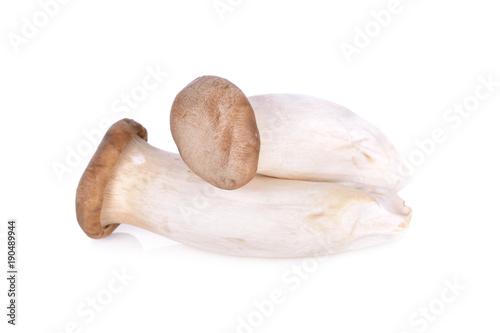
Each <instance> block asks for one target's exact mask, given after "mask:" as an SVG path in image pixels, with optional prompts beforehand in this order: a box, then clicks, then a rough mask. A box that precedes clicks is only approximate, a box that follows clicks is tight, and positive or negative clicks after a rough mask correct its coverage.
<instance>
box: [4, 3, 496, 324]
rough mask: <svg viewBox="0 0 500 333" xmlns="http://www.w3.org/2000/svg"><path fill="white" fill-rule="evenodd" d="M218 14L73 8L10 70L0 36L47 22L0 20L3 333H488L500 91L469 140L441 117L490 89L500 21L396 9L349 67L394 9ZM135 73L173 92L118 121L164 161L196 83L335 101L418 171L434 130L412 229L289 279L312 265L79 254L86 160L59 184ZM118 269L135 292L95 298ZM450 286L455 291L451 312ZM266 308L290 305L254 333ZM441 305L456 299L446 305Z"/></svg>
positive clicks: (492, 13)
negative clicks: (14, 280)
mask: <svg viewBox="0 0 500 333" xmlns="http://www.w3.org/2000/svg"><path fill="white" fill-rule="evenodd" d="M42 1H43V0H42ZM47 1H48V0H45V1H43V2H47ZM223 3H226V0H224V1H223ZM229 3H232V4H233V5H232V7H231V8H232V10H231V11H227V12H225V13H224V15H223V18H224V19H223V20H222V19H221V18H220V16H219V15H218V13H217V11H216V10H215V9H214V7H213V2H212V0H203V1H202V0H199V1H170V2H167V1H154V0H141V1H124V0H120V1H118V0H115V1H95V0H93V1H92V0H90V1H79V0H72V1H69V2H68V3H67V4H64V5H62V4H61V5H60V6H59V9H58V11H57V13H55V15H54V16H53V17H51V18H50V19H49V21H48V23H47V24H46V26H44V27H41V28H39V30H38V32H37V33H36V34H34V36H30V38H27V39H26V40H25V43H23V44H21V45H18V48H17V49H18V50H17V52H16V47H14V46H13V44H12V42H11V39H12V36H13V34H16V35H19V36H22V29H23V26H24V25H25V24H26V23H25V21H24V20H23V17H26V18H27V19H28V20H29V21H31V22H33V15H35V16H36V15H37V13H39V12H40V11H41V7H40V4H39V3H38V2H37V1H34V0H23V1H9V2H7V1H2V3H1V5H0V32H1V37H2V38H1V42H0V60H1V61H0V110H1V113H2V122H1V124H2V125H1V130H0V133H1V141H0V142H1V156H2V160H1V164H0V168H1V170H2V171H1V176H0V177H1V189H0V190H1V194H0V196H1V201H0V209H1V210H0V222H1V229H0V233H1V234H2V239H1V241H2V244H1V252H2V254H1V255H0V258H2V259H1V261H2V263H1V264H0V266H1V267H3V268H2V270H4V267H5V266H6V259H5V258H6V245H5V232H6V224H7V220H8V219H10V218H15V219H17V223H18V253H19V254H18V266H19V271H20V274H19V284H18V291H19V294H18V305H19V308H18V326H16V327H11V326H10V325H7V324H6V321H7V317H6V315H5V313H6V311H7V310H6V309H5V306H4V304H5V305H6V303H7V296H6V293H7V285H6V280H5V279H4V278H2V283H0V287H1V290H0V295H1V297H0V299H1V300H0V304H1V305H2V309H3V310H1V311H0V312H1V315H0V318H2V319H1V324H0V327H2V328H1V331H2V332H6V331H8V332H58V333H59V332H138V331H139V330H140V331H142V332H237V330H238V327H239V325H241V321H240V318H241V320H245V321H246V322H248V318H249V316H250V317H252V316H253V317H252V318H253V323H254V326H255V327H250V329H248V327H247V328H246V329H244V328H240V331H241V332H251V331H253V332H318V333H319V332H321V333H326V332H345V333H350V332H372V333H374V332H384V333H388V332H389V333H390V332H394V333H401V332H408V333H413V332H472V331H478V332H498V330H499V329H500V322H499V321H498V313H499V311H500V305H499V304H500V302H499V298H500V287H499V281H500V272H499V269H498V266H499V254H500V242H499V241H498V239H499V237H500V227H499V222H500V221H499V218H498V212H497V211H498V208H497V207H498V201H499V194H498V188H499V187H500V181H499V176H498V173H499V169H500V162H499V159H498V142H499V140H500V134H499V131H498V124H499V121H500V116H499V107H500V96H499V95H500V87H498V86H497V87H496V88H495V91H494V92H493V93H491V95H490V96H489V97H488V98H487V99H485V100H483V101H480V103H479V105H478V107H477V108H475V110H474V111H473V112H471V113H470V115H469V116H468V117H467V118H466V119H463V121H460V120H456V123H452V122H450V121H446V120H445V119H444V118H443V117H444V115H445V114H446V112H447V110H448V109H449V108H452V107H453V106H454V104H460V103H462V102H463V101H464V99H467V98H468V97H470V96H474V93H475V89H476V87H477V86H479V85H480V80H479V77H481V76H482V77H484V78H487V77H488V76H491V77H492V79H493V80H494V81H496V82H498V81H500V71H499V66H500V65H499V61H500V43H499V42H500V39H499V35H498V31H500V20H499V19H498V18H499V17H498V12H499V11H498V9H499V8H497V7H495V5H496V3H495V2H494V1H491V0H474V1H451V0H448V1H444V0H441V1H429V0H420V1H417V0H414V1H409V0H401V2H400V8H399V12H398V13H397V14H393V15H392V18H391V20H390V23H389V24H386V25H387V26H385V27H382V28H381V29H380V31H378V32H377V31H376V30H373V31H374V32H373V31H372V36H373V37H371V38H370V42H369V44H368V45H366V46H364V47H362V48H359V50H358V53H357V54H354V55H352V57H351V59H350V60H351V61H350V62H348V60H347V58H346V57H345V55H344V54H343V52H342V50H341V45H342V43H343V42H345V43H349V44H353V45H354V39H355V38H356V35H357V32H356V31H357V30H356V29H357V28H359V29H364V28H365V26H366V25H367V24H368V26H369V27H371V28H372V29H376V26H374V25H373V23H370V22H372V21H374V18H373V16H371V14H370V13H371V12H372V11H375V12H379V11H380V10H383V9H386V8H387V7H388V6H389V1H368V0H363V1H316V0H314V1H290V0H287V1H285V0H282V1H264V0H242V1H236V0H233V1H229ZM42 19H43V17H42ZM42 23H43V22H42ZM358 38H359V36H358ZM358 42H359V41H358ZM358 44H359V43H358ZM148 66H149V67H151V68H156V67H158V66H159V68H161V70H162V71H168V73H169V75H168V76H167V77H165V78H164V80H163V82H162V83H161V85H159V86H158V87H157V88H156V89H154V91H151V92H149V93H148V95H147V97H146V98H145V99H144V101H142V102H140V103H139V105H138V106H137V107H135V108H133V109H130V110H128V111H130V112H128V113H127V116H128V117H130V118H133V119H135V120H137V121H139V122H140V123H142V124H143V125H144V126H145V127H146V128H147V129H148V132H149V142H150V143H151V144H152V145H154V146H156V147H159V148H162V149H164V150H169V151H176V147H175V145H174V143H173V140H172V138H171V135H170V131H169V110H170V106H171V103H172V101H173V98H174V96H175V95H176V94H177V92H179V91H180V90H181V89H182V88H183V87H184V86H185V85H186V84H188V83H189V82H191V81H192V80H193V79H194V78H196V77H198V76H200V75H204V74H212V75H218V76H222V77H225V78H228V79H229V80H231V81H232V82H234V83H235V84H237V85H238V86H239V87H240V88H241V89H242V90H243V91H244V92H245V93H246V94H247V95H254V94H261V93H273V92H288V93H302V94H309V95H314V96H318V97H323V98H326V99H329V100H332V101H335V102H337V103H339V104H341V105H344V106H346V107H348V108H349V109H351V110H353V111H354V112H356V113H358V114H359V115H361V116H362V117H364V118H365V119H367V120H369V121H370V122H372V123H374V124H375V125H376V126H378V127H379V128H380V129H381V130H382V131H383V132H384V133H385V134H386V135H387V136H388V137H389V139H390V140H391V141H392V142H393V144H394V145H395V146H396V148H398V150H399V151H400V152H401V154H402V155H403V156H404V157H405V159H409V158H410V156H413V157H414V158H415V157H416V156H421V157H422V156H424V155H422V154H423V153H418V152H416V151H417V150H418V149H419V148H418V146H417V144H416V141H422V140H428V139H429V138H431V136H432V132H433V131H434V130H435V129H436V128H441V129H443V131H445V133H446V140H445V141H444V142H442V143H438V144H435V147H434V149H432V150H431V148H432V147H431V145H428V146H427V147H428V148H429V150H431V151H429V152H428V155H425V157H424V158H423V159H421V160H419V162H420V163H419V164H421V165H419V166H417V167H416V168H415V171H414V173H413V181H412V183H410V185H409V186H407V187H406V188H405V189H404V190H403V191H401V192H400V195H401V196H402V197H403V198H404V199H405V200H406V203H407V204H408V205H409V206H410V207H412V208H413V210H414V217H413V220H412V223H411V226H410V228H409V230H408V232H407V233H406V234H405V235H404V236H403V237H402V238H400V239H399V240H397V241H395V242H392V243H388V244H384V245H381V246H376V247H372V248H368V249H364V250H359V251H353V252H347V253H342V254H338V255H333V256H329V257H326V258H324V260H323V261H321V262H316V264H317V266H308V267H312V269H310V273H308V275H307V277H306V276H305V275H302V278H298V275H296V273H291V272H292V269H293V267H294V266H297V267H301V265H303V264H304V263H305V264H313V263H314V261H304V260H303V259H290V260H270V259H268V260H264V259H252V258H237V257H230V256H223V255H215V254H211V253H207V252H202V251H199V250H196V249H192V248H188V247H186V246H184V245H180V244H177V243H175V242H173V241H170V240H168V239H166V238H162V237H160V236H156V235H154V234H151V233H149V232H147V231H145V230H141V229H138V228H134V227H129V226H123V225H122V226H120V227H119V228H118V229H117V230H116V231H115V233H114V234H112V235H111V236H110V237H108V238H106V239H102V240H91V239H89V238H87V237H86V236H85V234H84V233H83V232H82V231H81V230H80V227H79V226H78V224H77V222H76V218H75V208H74V198H75V190H76V186H77V183H78V180H79V178H80V176H81V174H82V172H83V170H84V169H85V166H86V164H87V162H88V160H89V159H90V157H91V156H90V154H87V155H84V156H82V160H81V161H79V162H78V163H76V166H74V167H71V168H70V171H68V172H66V173H64V174H63V175H62V176H61V177H58V176H57V174H56V172H55V171H54V165H57V163H61V164H65V163H66V162H65V159H66V158H67V156H68V149H77V147H78V145H80V146H81V145H85V144H84V143H82V142H85V141H86V140H87V139H86V137H85V135H84V134H83V132H84V131H93V130H96V129H97V130H98V129H99V123H100V122H101V121H103V120H109V121H116V120H118V119H120V118H122V114H121V113H117V112H115V111H116V110H115V109H114V108H113V105H114V104H113V103H115V101H116V100H117V99H120V96H121V95H122V94H130V92H131V90H132V89H133V88H134V87H136V86H137V85H140V84H141V82H142V80H143V78H144V77H145V76H146V75H147V71H146V68H147V67H148ZM459 121H460V123H458V122H459ZM452 125H455V126H452ZM94 149H95V146H92V150H94ZM412 154H413V155H412ZM418 154H420V155H418ZM122 270H125V272H126V273H127V275H129V276H132V277H133V279H131V280H130V281H128V282H126V284H127V285H126V286H125V287H124V288H123V290H121V291H120V292H117V293H115V294H112V299H106V298H105V296H106V295H108V296H109V295H110V294H109V292H107V291H106V289H107V288H108V284H109V283H110V282H111V283H112V282H113V281H114V280H113V279H114V275H113V274H114V273H113V272H115V273H116V272H120V273H121V272H122ZM5 271H6V269H5ZM2 276H3V274H2ZM284 276H288V277H293V278H294V280H293V281H295V282H294V283H291V282H290V281H288V282H287V280H286V279H284ZM297 281H298V282H297ZM447 281H448V282H447ZM299 283H300V285H299ZM449 283H458V284H460V285H461V286H465V290H460V291H457V292H456V294H457V295H458V296H457V295H455V294H453V293H451V292H450V291H449V290H447V288H448V287H447V286H448V284H449ZM118 285H119V284H116V286H118ZM273 290H279V291H281V292H282V293H283V297H282V298H283V299H284V302H283V303H282V304H278V305H275V307H274V310H273V311H272V313H271V314H269V313H268V316H266V317H265V318H263V320H262V322H259V321H258V320H259V319H260V318H262V317H263V315H262V314H260V315H259V314H258V313H257V314H255V313H256V312H257V311H258V310H257V307H256V305H255V302H262V301H265V300H268V299H269V298H270V295H271V293H272V292H273ZM443 292H444V294H445V295H446V296H449V297H451V296H454V297H453V300H452V301H449V302H448V303H444V302H443V301H441V300H440V299H441V297H442V293H443ZM96 296H99V297H101V300H104V299H105V300H106V302H107V304H105V305H104V306H103V307H102V309H101V308H99V309H100V310H102V311H95V313H94V314H95V316H92V315H91V314H89V312H88V310H89V309H90V308H88V307H86V306H87V305H86V304H87V302H88V301H89V299H91V298H92V297H96ZM108 301H109V302H108ZM264 303H265V302H264ZM443 304H444V307H443ZM429 307H431V308H432V310H431V312H430V313H431V314H432V311H434V313H435V314H436V313H438V314H436V315H433V316H432V320H431V319H425V320H423V322H422V318H424V317H418V316H419V315H418V311H421V310H422V309H425V308H429ZM78 309H80V310H81V309H87V312H86V313H87V315H83V316H82V315H81V313H79V312H78ZM419 309H420V310H419ZM268 310H269V309H268ZM269 312H270V311H269ZM259 316H261V317H259ZM412 318H413V319H414V320H415V319H418V318H420V319H419V320H420V321H419V322H418V323H419V324H416V323H415V322H412ZM251 320H252V319H251ZM73 322H74V323H73ZM255 323H257V324H255ZM5 328H7V329H8V330H5Z"/></svg>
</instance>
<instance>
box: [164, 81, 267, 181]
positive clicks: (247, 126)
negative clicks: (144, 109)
mask: <svg viewBox="0 0 500 333" xmlns="http://www.w3.org/2000/svg"><path fill="white" fill-rule="evenodd" d="M170 128H171V131H172V136H173V138H174V141H175V143H176V144H177V147H178V149H179V153H180V155H181V157H182V159H183V160H184V162H185V163H186V164H187V165H188V167H189V168H190V169H191V170H193V172H195V173H196V174H197V175H198V176H200V177H201V178H203V179H204V180H205V181H207V182H208V183H210V184H212V185H214V186H216V187H219V188H222V189H226V190H233V189H237V188H239V187H241V186H243V185H245V184H247V183H248V182H249V181H250V180H252V179H253V177H254V176H255V173H256V172H257V166H258V162H259V151H260V137H259V130H258V129H257V123H256V121H255V114H254V112H253V109H252V106H251V105H250V102H249V101H248V99H247V98H246V96H245V94H244V93H243V92H242V91H241V90H240V89H239V88H238V87H237V86H235V85H234V84H233V83H231V82H230V81H228V80H226V79H223V78H220V77H217V76H202V77H199V78H197V79H196V80H194V81H193V82H191V83H190V84H189V85H187V86H186V87H185V88H184V89H183V90H182V91H181V92H179V94H177V96H176V98H175V100H174V102H173V104H172V110H171V113H170Z"/></svg>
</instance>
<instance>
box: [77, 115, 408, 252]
mask: <svg viewBox="0 0 500 333" xmlns="http://www.w3.org/2000/svg"><path fill="white" fill-rule="evenodd" d="M146 139H147V133H146V130H145V129H144V128H143V127H142V126H141V125H140V124H138V123H137V122H135V121H133V120H130V119H123V120H121V121H118V122H117V123H115V124H114V125H113V126H112V127H111V128H110V129H109V130H108V132H107V133H106V135H105V136H104V138H103V140H102V142H101V144H100V145H99V147H98V149H97V151H96V153H95V154H94V156H93V157H92V159H91V161H90V163H89V165H88V167H87V169H86V170H85V172H84V174H83V176H82V178H81V180H80V183H79V186H78V189H77V195H76V212H77V219H78V222H79V224H80V226H81V227H82V229H83V230H84V232H85V233H86V234H87V235H88V236H89V237H91V238H102V237H106V236H108V235H109V234H110V233H111V232H113V230H114V229H115V228H116V227H117V226H118V225H119V224H120V223H126V224H131V225H135V226H138V227H141V228H144V229H147V230H150V231H152V232H155V233H158V234H161V235H163V236H166V237H168V238H170V239H173V240H175V241H179V242H181V243H184V244H186V245H190V246H194V247H197V248H200V249H204V250H208V251H213V252H218V253H224V254H232V255H240V256H255V257H301V256H311V255H322V254H329V253H334V252H340V251H343V250H347V249H355V248H360V247H365V246H368V245H373V244H377V243H381V242H385V241H387V240H390V239H392V238H394V237H395V236H398V235H401V234H402V232H403V231H405V230H406V228H407V227H408V225H409V222H410V219H411V209H410V208H408V207H406V206H405V205H404V202H403V200H401V199H400V198H399V197H398V196H397V195H396V194H395V193H393V192H391V191H388V190H385V189H380V191H379V192H377V194H374V193H372V192H365V191H363V190H358V189H354V188H349V187H347V186H344V185H341V184H336V183H330V182H311V181H301V180H287V179H278V178H272V177H266V176H262V175H257V176H255V177H254V178H253V180H251V181H250V182H249V183H248V184H247V185H246V186H244V187H242V188H240V189H237V190H234V191H226V190H221V189H218V188H215V187H212V186H211V185H208V184H207V183H206V182H205V181H203V180H202V179H201V178H199V177H198V176H197V175H195V174H194V173H193V172H192V171H191V170H190V169H189V168H188V167H187V166H186V164H184V162H183V161H182V159H181V158H180V156H179V155H178V154H173V153H169V152H165V151H162V150H160V149H157V148H155V147H153V146H151V145H149V144H148V143H147V142H146ZM195 162H196V161H195ZM207 186H208V187H210V189H211V191H210V194H208V195H206V198H205V199H206V200H208V204H207V205H204V206H203V207H198V206H197V205H196V203H195V201H194V199H195V198H196V197H197V196H199V194H200V193H203V192H204V191H205V189H206V188H207ZM187 210H189V211H190V213H189V214H188V215H186V214H185V212H186V211H187Z"/></svg>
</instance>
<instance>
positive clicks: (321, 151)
mask: <svg viewBox="0 0 500 333" xmlns="http://www.w3.org/2000/svg"><path fill="white" fill-rule="evenodd" d="M248 100H249V101H250V104H251V105H252V108H253V110H254V112H255V118H256V120H257V126H258V127H259V131H260V133H261V149H260V157H259V167H258V170H257V172H258V173H260V174H263V175H267V176H273V177H280V178H288V179H301V180H311V181H328V182H342V183H352V184H360V185H367V186H375V187H384V188H389V189H391V190H393V191H398V190H400V189H401V188H402V187H403V185H404V183H405V182H404V180H405V179H404V177H403V176H402V171H403V170H404V162H403V159H402V158H401V156H400V155H399V153H398V152H397V151H396V149H395V148H394V146H393V145H392V144H391V143H390V142H389V140H388V139H387V137H386V136H385V135H384V134H383V133H382V132H381V131H380V130H379V129H378V128H377V127H375V126H374V125H372V124H371V123H369V122H368V121H366V120H364V119H363V118H361V117H360V116H358V115H356V114H355V113H353V112H352V111H350V110H348V109H347V108H345V107H343V106H340V105H338V104H335V103H333V102H330V101H327V100H324V99H321V98H316V97H312V96H306V95H295V94H267V95H257V96H250V97H248Z"/></svg>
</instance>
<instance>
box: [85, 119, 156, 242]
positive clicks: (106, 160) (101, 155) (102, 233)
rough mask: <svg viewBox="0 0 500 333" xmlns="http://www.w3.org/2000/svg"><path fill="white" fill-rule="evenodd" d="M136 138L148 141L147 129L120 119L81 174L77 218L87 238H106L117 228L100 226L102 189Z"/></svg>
mask: <svg viewBox="0 0 500 333" xmlns="http://www.w3.org/2000/svg"><path fill="white" fill-rule="evenodd" d="M135 135H139V136H140V137H141V138H143V139H144V140H146V141H147V136H148V135H147V131H146V129H145V128H144V127H142V125H141V124H139V123H137V122H135V121H133V120H132V119H122V120H119V121H117V122H116V123H114V124H113V125H112V126H111V127H110V128H109V130H108V131H107V132H106V134H105V135H104V138H103V139H102V141H101V143H100V144H99V147H97V151H96V152H95V154H94V156H92V159H91V160H90V162H89V165H88V166H87V169H85V171H84V172H83V175H82V178H81V179H80V183H79V184H78V188H77V190H76V218H77V220H78V223H79V224H80V227H81V228H82V229H83V231H84V232H85V233H86V234H87V236H89V237H90V238H96V239H97V238H103V237H106V236H108V235H109V234H111V233H112V232H113V231H114V230H115V229H116V227H117V226H118V225H119V224H110V225H107V226H106V227H104V228H103V227H102V226H101V220H100V215H101V208H102V201H103V196H104V189H105V188H106V184H107V183H108V180H109V176H110V175H111V171H112V170H113V167H114V165H115V163H116V161H117V160H118V157H119V156H120V153H121V152H122V150H123V149H124V148H125V146H126V145H127V144H128V143H129V141H130V140H131V139H132V138H133V137H134V136H135Z"/></svg>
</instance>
